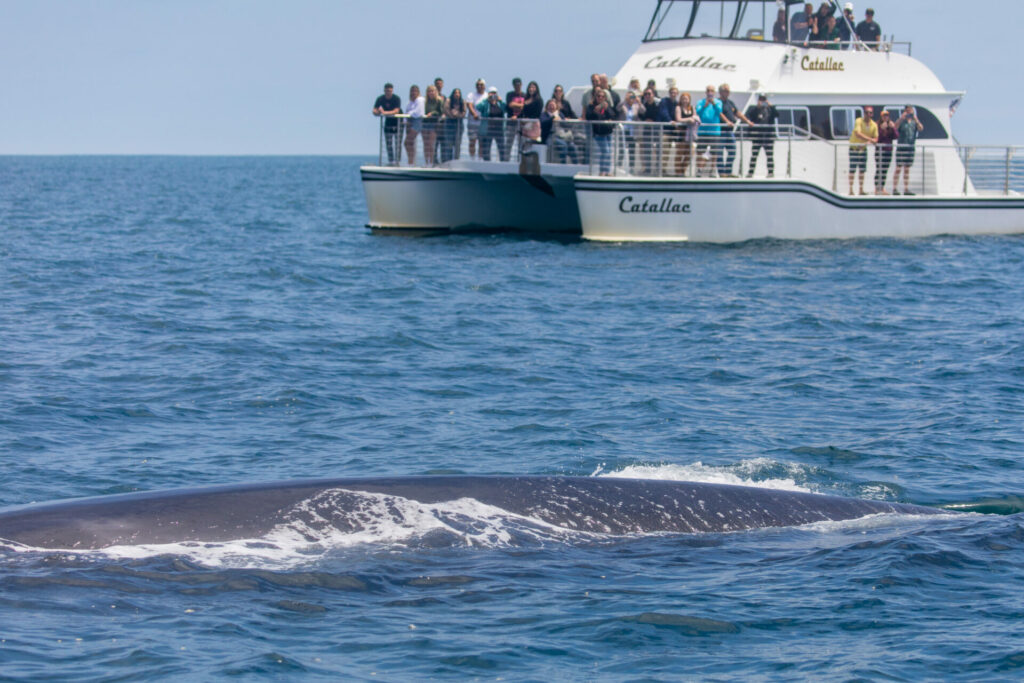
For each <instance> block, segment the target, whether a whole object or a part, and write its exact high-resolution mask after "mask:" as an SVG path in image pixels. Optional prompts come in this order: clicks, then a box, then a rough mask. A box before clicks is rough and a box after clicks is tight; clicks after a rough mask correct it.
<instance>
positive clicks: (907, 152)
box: [892, 104, 924, 195]
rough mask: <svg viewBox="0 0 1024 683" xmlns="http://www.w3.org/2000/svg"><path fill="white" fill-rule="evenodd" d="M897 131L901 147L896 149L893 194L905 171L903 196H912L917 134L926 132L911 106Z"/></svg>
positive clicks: (897, 124) (904, 114) (897, 123)
mask: <svg viewBox="0 0 1024 683" xmlns="http://www.w3.org/2000/svg"><path fill="white" fill-rule="evenodd" d="M896 130H897V135H898V140H899V145H897V147H896V175H895V176H893V179H892V193H893V194H899V192H897V191H896V185H897V184H898V183H899V181H900V170H901V169H902V170H903V194H905V195H912V194H914V193H913V192H911V191H910V167H911V166H913V165H914V145H915V144H917V134H918V133H920V132H921V131H922V130H924V125H923V124H922V123H921V120H920V119H919V118H917V112H916V111H915V110H914V108H913V107H912V106H911V105H909V104H908V105H907V106H906V107H904V108H903V114H902V115H901V116H900V120H899V121H897V122H896Z"/></svg>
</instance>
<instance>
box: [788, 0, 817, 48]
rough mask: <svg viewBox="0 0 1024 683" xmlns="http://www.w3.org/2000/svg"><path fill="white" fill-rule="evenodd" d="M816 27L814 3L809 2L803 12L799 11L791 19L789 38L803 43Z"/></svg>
mask: <svg viewBox="0 0 1024 683" xmlns="http://www.w3.org/2000/svg"><path fill="white" fill-rule="evenodd" d="M813 29H814V5H812V4H811V3H807V4H806V5H804V11H803V12H797V13H796V14H794V15H793V17H792V18H791V19H790V20H789V40H790V41H791V42H794V43H803V42H804V41H806V40H807V38H808V36H809V35H810V34H811V31H812V30H813Z"/></svg>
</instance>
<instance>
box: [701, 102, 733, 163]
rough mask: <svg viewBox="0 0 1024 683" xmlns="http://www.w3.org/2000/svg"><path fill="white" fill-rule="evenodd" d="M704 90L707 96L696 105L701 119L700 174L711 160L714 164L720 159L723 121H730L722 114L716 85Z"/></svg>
mask: <svg viewBox="0 0 1024 683" xmlns="http://www.w3.org/2000/svg"><path fill="white" fill-rule="evenodd" d="M704 92H705V94H706V97H705V98H704V99H703V100H701V101H700V102H698V103H697V106H696V107H695V109H696V111H697V118H699V119H700V128H699V129H698V134H697V150H698V154H697V162H698V175H700V174H701V173H702V171H703V170H704V168H705V166H707V164H708V163H709V162H710V163H711V164H712V165H714V164H715V162H716V160H717V159H718V154H719V151H720V149H719V148H720V147H721V144H720V140H721V136H722V122H723V121H728V120H727V119H726V118H725V117H724V116H723V115H722V103H721V102H719V101H718V100H716V99H715V86H713V85H709V86H708V87H707V88H705V90H704ZM705 146H706V149H705V151H704V153H700V148H701V147H705Z"/></svg>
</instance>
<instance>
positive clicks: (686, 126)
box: [675, 92, 700, 176]
mask: <svg viewBox="0 0 1024 683" xmlns="http://www.w3.org/2000/svg"><path fill="white" fill-rule="evenodd" d="M675 122H676V125H678V126H679V129H680V130H679V141H678V142H677V143H676V175H680V176H685V175H690V166H691V163H692V162H691V160H692V159H693V149H694V146H695V145H696V144H697V128H698V127H699V126H700V118H698V116H697V110H696V109H694V108H693V104H692V103H691V102H690V93H688V92H684V93H682V94H681V95H680V96H679V104H677V105H676V113H675Z"/></svg>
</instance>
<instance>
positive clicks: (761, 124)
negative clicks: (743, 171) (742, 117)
mask: <svg viewBox="0 0 1024 683" xmlns="http://www.w3.org/2000/svg"><path fill="white" fill-rule="evenodd" d="M747 118H749V119H750V122H751V124H752V129H751V131H750V142H751V145H752V147H751V150H750V170H749V171H747V177H748V178H752V177H753V176H754V168H755V167H756V166H757V155H758V154H760V152H761V150H762V149H763V150H764V157H765V160H766V161H767V162H768V177H769V178H772V177H774V176H775V139H774V138H775V123H776V121H778V120H779V112H778V111H777V110H776V109H775V106H774V105H772V103H771V102H769V101H768V96H767V95H765V94H763V93H762V94H760V95H758V96H757V106H756V107H753V108H752V109H751V110H750V114H749V115H748V116H747Z"/></svg>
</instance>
